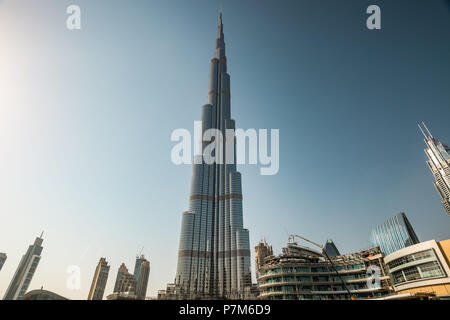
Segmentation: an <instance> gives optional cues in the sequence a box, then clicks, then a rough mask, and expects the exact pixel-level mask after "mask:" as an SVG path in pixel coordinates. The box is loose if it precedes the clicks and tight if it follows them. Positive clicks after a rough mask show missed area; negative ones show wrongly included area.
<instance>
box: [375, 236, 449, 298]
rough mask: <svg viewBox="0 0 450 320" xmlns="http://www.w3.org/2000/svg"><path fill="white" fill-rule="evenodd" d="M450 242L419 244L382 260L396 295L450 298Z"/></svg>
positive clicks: (433, 241) (432, 241) (431, 241)
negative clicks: (423, 294) (408, 294)
mask: <svg viewBox="0 0 450 320" xmlns="http://www.w3.org/2000/svg"><path fill="white" fill-rule="evenodd" d="M449 261H450V239H449V240H445V241H440V242H437V241H435V240H430V241H425V242H421V243H418V244H415V245H412V246H409V247H406V248H403V249H400V250H398V251H395V252H393V253H391V254H390V255H388V256H386V257H385V258H384V262H385V263H386V266H387V268H388V271H389V273H390V276H391V279H392V285H393V287H394V290H395V292H396V293H397V294H406V293H412V294H414V293H425V294H434V295H436V297H437V298H438V299H446V298H450V262H449Z"/></svg>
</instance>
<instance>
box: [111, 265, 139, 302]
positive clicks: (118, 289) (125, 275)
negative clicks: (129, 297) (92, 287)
mask: <svg viewBox="0 0 450 320" xmlns="http://www.w3.org/2000/svg"><path fill="white" fill-rule="evenodd" d="M114 293H130V294H133V295H134V294H136V277H135V276H134V274H131V273H129V272H128V268H127V267H126V266H125V263H122V264H121V265H120V267H119V270H118V272H117V278H116V283H115V285H114Z"/></svg>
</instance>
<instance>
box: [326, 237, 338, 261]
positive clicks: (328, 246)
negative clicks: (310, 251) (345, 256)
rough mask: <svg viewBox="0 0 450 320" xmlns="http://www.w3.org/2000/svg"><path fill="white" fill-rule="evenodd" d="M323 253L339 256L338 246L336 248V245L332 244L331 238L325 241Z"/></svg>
mask: <svg viewBox="0 0 450 320" xmlns="http://www.w3.org/2000/svg"><path fill="white" fill-rule="evenodd" d="M324 250H325V253H326V254H327V255H328V256H329V257H336V256H340V255H341V254H340V253H339V250H338V248H336V245H335V244H334V242H333V240H331V239H330V240H327V242H326V243H325V247H324Z"/></svg>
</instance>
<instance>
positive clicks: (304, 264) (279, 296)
mask: <svg viewBox="0 0 450 320" xmlns="http://www.w3.org/2000/svg"><path fill="white" fill-rule="evenodd" d="M329 258H330V260H328V259H327V258H326V257H325V256H324V255H322V254H321V253H320V252H318V251H315V250H313V249H310V248H307V247H303V246H299V245H298V244H296V243H290V244H288V247H287V248H284V249H283V254H281V255H278V256H268V257H266V258H265V259H264V264H263V265H262V266H261V267H260V269H259V273H260V276H259V279H258V286H259V291H260V294H259V298H260V299H269V300H338V299H339V300H345V299H351V298H356V299H357V298H369V297H381V296H384V295H387V294H389V293H390V292H391V291H392V288H391V286H390V278H389V275H388V274H387V271H386V267H385V265H384V261H383V258H384V255H383V253H382V252H381V250H380V248H379V247H375V248H371V249H368V250H363V251H360V252H356V253H352V254H346V255H339V256H333V257H329ZM330 261H331V262H330ZM349 292H350V294H349Z"/></svg>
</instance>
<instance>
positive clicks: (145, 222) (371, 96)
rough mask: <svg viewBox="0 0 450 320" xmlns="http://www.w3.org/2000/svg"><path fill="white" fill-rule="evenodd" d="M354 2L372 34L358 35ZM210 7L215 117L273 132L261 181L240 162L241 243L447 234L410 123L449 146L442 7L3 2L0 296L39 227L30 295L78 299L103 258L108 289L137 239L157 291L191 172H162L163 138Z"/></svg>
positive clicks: (167, 270)
mask: <svg viewBox="0 0 450 320" xmlns="http://www.w3.org/2000/svg"><path fill="white" fill-rule="evenodd" d="M71 4H78V5H79V6H80V7H81V10H82V30H80V31H69V30H67V29H66V18H67V15H66V13H65V12H66V8H67V6H69V5H71ZM370 4H378V5H380V7H381V10H382V30H379V31H369V30H367V29H366V27H365V20H366V18H367V15H366V14H365V9H366V8H367V6H368V5H370ZM220 6H223V11H224V28H225V40H226V45H227V57H228V61H229V67H228V68H229V70H228V71H229V73H230V75H231V94H232V102H231V103H232V116H233V117H234V118H235V119H236V122H237V126H238V127H240V128H244V129H247V128H277V129H279V130H280V171H279V173H278V174H277V175H275V176H261V175H259V168H258V167H257V166H241V167H240V168H239V170H240V171H241V172H242V174H243V193H244V225H245V226H246V227H247V228H248V229H249V230H250V237H251V246H254V245H256V244H257V241H258V240H260V239H261V238H263V237H265V238H266V239H267V240H268V241H269V242H270V243H271V244H272V245H273V246H274V248H275V250H276V251H280V250H281V247H282V246H283V245H285V243H286V242H287V238H288V234H289V233H296V234H301V235H304V236H306V237H308V238H310V239H311V240H314V241H316V242H322V243H323V242H324V241H325V240H326V239H329V238H332V239H333V240H334V241H335V243H336V245H337V246H338V248H339V250H340V251H341V252H351V251H355V250H358V249H362V248H367V247H369V246H370V244H369V232H370V230H371V228H372V227H373V226H375V225H377V224H380V223H382V222H383V221H384V220H386V219H387V218H389V217H391V216H393V215H394V214H396V213H398V212H400V211H404V212H406V214H407V216H408V218H409V220H410V221H411V223H412V225H413V227H414V228H415V230H416V232H417V234H418V236H419V238H420V239H421V240H429V239H436V240H442V239H448V238H449V235H450V231H449V230H450V220H449V218H448V216H447V215H446V213H445V212H444V209H443V208H442V206H441V204H440V199H439V196H438V194H437V192H436V190H435V189H434V187H433V184H432V181H433V179H432V176H431V174H430V173H429V172H428V169H427V166H426V164H425V160H426V156H425V154H424V152H423V149H424V148H425V144H424V142H423V139H422V136H421V133H420V132H419V130H418V128H417V123H418V122H420V121H422V120H423V121H425V122H426V123H427V124H428V126H429V128H430V130H431V131H432V133H433V135H434V136H435V137H437V138H438V139H441V140H442V141H444V142H447V143H450V129H449V125H448V119H449V118H450V107H449V106H450V90H448V88H449V87H450V60H449V57H450V41H449V40H450V5H449V2H448V1H438V0H435V1H420V2H419V1H402V0H397V1H395V2H393V1H378V0H377V1H361V0H354V1H350V0H347V1H339V2H338V1H325V0H324V1H313V0H308V1H287V0H285V1H281V2H279V1H261V0H259V1H256V0H247V1H237V0H236V1H231V0H227V1H211V0H191V1H175V0H152V1H144V0H135V1H132V2H130V1H110V0H108V1H106V0H97V1H87V0H76V1H75V0H73V1H66V0H64V1H62V0H61V1H50V0H41V1H24V0H14V1H12V0H3V1H0V70H2V72H0V147H1V148H0V152H1V154H0V177H1V179H0V221H2V223H1V224H0V251H1V252H6V253H7V254H8V260H7V262H6V264H5V266H4V267H3V269H2V271H1V272H0V295H2V296H3V293H4V291H5V290H6V287H7V285H8V283H9V281H10V279H11V277H12V275H13V273H14V271H15V268H16V267H17V264H18V263H19V260H20V257H21V255H22V254H23V253H24V252H25V250H26V248H27V246H28V245H29V244H30V243H31V242H32V241H33V240H34V238H35V237H36V236H37V235H39V234H40V232H41V231H42V230H45V233H44V244H43V245H44V251H43V254H42V260H41V262H40V265H39V267H38V271H37V272H36V274H35V277H34V279H33V281H32V283H31V285H30V289H34V288H39V287H40V286H42V285H43V286H44V288H47V289H49V290H53V291H55V292H57V293H59V294H61V295H64V296H66V297H69V298H73V299H85V298H86V297H87V295H88V291H89V286H90V282H91V280H92V276H93V272H94V269H95V266H96V264H97V262H98V259H99V258H100V257H106V258H107V260H108V261H109V263H110V265H111V270H110V276H109V280H108V285H107V290H106V294H109V293H111V291H112V287H113V284H114V281H115V276H116V273H117V269H118V267H119V265H120V263H122V262H125V263H126V264H127V266H128V268H129V269H131V270H132V269H133V268H134V257H135V254H136V253H138V252H139V251H140V249H141V247H142V246H144V250H143V252H144V253H145V254H146V256H147V257H148V259H149V260H150V263H151V273H150V284H149V291H148V294H149V295H152V296H154V295H156V292H157V290H158V289H164V288H165V285H166V283H168V282H171V281H173V278H174V276H175V269H176V261H177V249H178V240H179V239H178V237H179V229H180V223H181V213H182V212H183V211H184V210H186V209H188V196H189V185H190V175H191V167H190V166H175V165H173V164H172V162H171V160H170V152H171V148H172V147H173V146H174V143H173V142H171V141H170V135H171V133H172V131H173V130H174V129H177V128H187V129H190V130H193V124H194V120H199V119H200V113H201V106H202V105H203V104H204V103H206V101H207V100H206V93H207V85H208V72H209V59H210V58H211V57H212V56H213V48H214V41H215V37H216V27H217V16H218V10H219V8H220ZM70 265H79V266H80V268H81V285H82V286H81V288H80V289H79V290H69V289H68V288H67V287H66V280H67V274H66V269H67V267H68V266H70Z"/></svg>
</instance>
